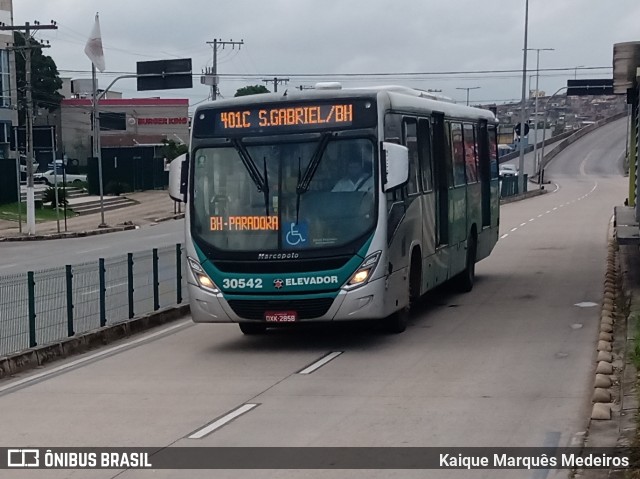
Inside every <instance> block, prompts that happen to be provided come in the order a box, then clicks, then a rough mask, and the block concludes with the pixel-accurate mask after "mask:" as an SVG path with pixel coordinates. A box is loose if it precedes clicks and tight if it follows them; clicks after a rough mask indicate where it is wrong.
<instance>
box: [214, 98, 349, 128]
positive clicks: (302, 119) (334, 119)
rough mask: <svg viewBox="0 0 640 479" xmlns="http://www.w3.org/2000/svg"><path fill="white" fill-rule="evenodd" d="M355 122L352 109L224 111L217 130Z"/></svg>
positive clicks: (306, 108)
mask: <svg viewBox="0 0 640 479" xmlns="http://www.w3.org/2000/svg"><path fill="white" fill-rule="evenodd" d="M352 121H353V105H352V104H342V105H329V104H327V105H310V106H298V107H287V108H265V109H259V110H258V109H250V110H232V111H221V112H219V113H218V116H217V117H216V123H217V125H216V126H217V128H216V129H218V127H221V128H222V129H223V130H226V129H229V128H238V129H245V128H247V129H251V128H268V127H273V126H297V125H301V126H305V125H306V126H309V125H322V126H329V125H342V126H349V125H351V122H352Z"/></svg>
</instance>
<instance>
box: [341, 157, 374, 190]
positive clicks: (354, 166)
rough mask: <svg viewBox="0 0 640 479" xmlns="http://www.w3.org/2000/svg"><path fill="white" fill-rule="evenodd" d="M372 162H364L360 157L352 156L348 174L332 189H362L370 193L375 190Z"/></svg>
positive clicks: (349, 161)
mask: <svg viewBox="0 0 640 479" xmlns="http://www.w3.org/2000/svg"><path fill="white" fill-rule="evenodd" d="M372 172H373V170H372V167H371V163H370V162H366V161H365V162H364V164H363V163H362V162H361V161H360V159H358V158H350V159H349V160H348V163H347V174H346V176H345V177H344V178H342V179H341V180H339V181H338V182H337V183H336V185H335V186H334V187H333V189H332V190H331V191H336V192H337V191H362V192H365V193H370V192H371V191H372V190H373V176H372Z"/></svg>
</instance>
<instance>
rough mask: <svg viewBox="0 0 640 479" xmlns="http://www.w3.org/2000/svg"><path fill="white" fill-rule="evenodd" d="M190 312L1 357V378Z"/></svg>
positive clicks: (148, 317) (166, 313)
mask: <svg viewBox="0 0 640 479" xmlns="http://www.w3.org/2000/svg"><path fill="white" fill-rule="evenodd" d="M189 311H190V309H189V305H188V304H185V305H181V306H176V307H170V308H166V309H163V310H160V311H156V312H153V313H149V314H145V315H142V316H139V317H136V318H133V319H131V320H128V321H123V322H121V323H116V324H112V325H109V326H105V327H103V328H99V329H95V330H92V331H88V332H86V333H81V334H78V335H76V336H72V337H70V338H65V339H63V340H61V341H56V342H55V343H51V344H46V345H43V346H36V347H35V348H29V349H24V350H22V351H18V352H16V353H13V354H10V355H8V356H4V357H0V379H3V378H7V377H10V376H12V375H15V374H18V373H20V372H23V371H26V370H29V369H33V368H36V367H38V366H43V365H45V364H47V363H50V362H52V361H56V360H58V359H63V358H67V357H69V356H73V355H76V354H80V353H83V352H86V351H88V350H90V349H95V348H98V347H100V346H104V345H105V344H109V343H111V342H113V341H116V340H118V339H123V338H127V337H129V336H132V335H134V334H137V333H141V332H144V331H146V330H148V329H150V328H153V327H155V326H160V325H163V324H166V323H169V322H171V321H175V320H177V319H180V318H182V317H184V316H186V315H187V314H189Z"/></svg>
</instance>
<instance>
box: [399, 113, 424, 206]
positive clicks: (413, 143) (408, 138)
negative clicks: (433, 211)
mask: <svg viewBox="0 0 640 479" xmlns="http://www.w3.org/2000/svg"><path fill="white" fill-rule="evenodd" d="M402 126H403V128H402V129H403V133H404V135H403V139H404V146H406V147H407V148H408V149H409V181H408V182H407V194H409V195H415V194H417V193H419V192H420V164H419V163H418V132H417V129H418V127H417V123H416V120H415V118H405V119H404V122H403V124H402Z"/></svg>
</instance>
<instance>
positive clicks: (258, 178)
mask: <svg viewBox="0 0 640 479" xmlns="http://www.w3.org/2000/svg"><path fill="white" fill-rule="evenodd" d="M231 144H232V145H233V147H234V148H235V149H236V150H237V151H238V154H239V155H240V159H241V160H242V164H243V165H244V167H245V168H246V169H247V172H248V173H249V176H250V177H251V180H252V181H253V183H254V184H255V185H256V187H257V188H258V191H260V192H264V190H265V189H268V187H267V185H266V182H265V180H264V178H263V177H262V175H261V174H260V170H258V167H257V166H256V164H255V163H254V162H253V159H252V158H251V155H250V154H249V151H247V147H246V146H244V143H242V141H241V140H240V139H238V138H234V139H233V140H231ZM265 161H266V159H265ZM265 171H266V166H265Z"/></svg>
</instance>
